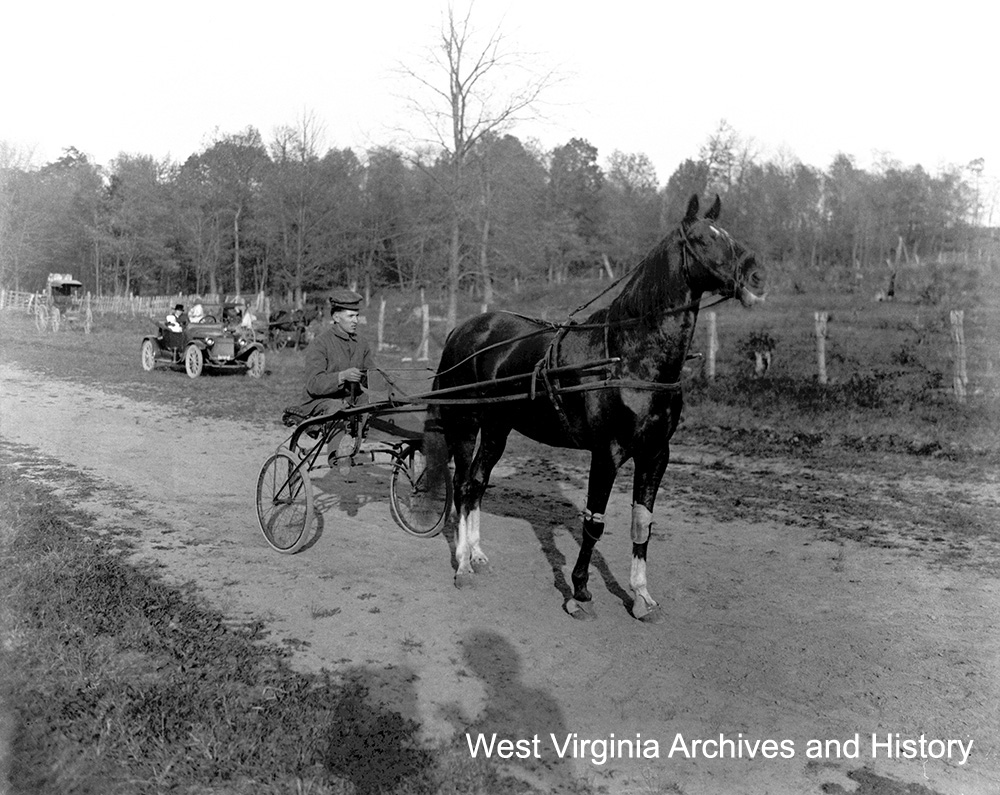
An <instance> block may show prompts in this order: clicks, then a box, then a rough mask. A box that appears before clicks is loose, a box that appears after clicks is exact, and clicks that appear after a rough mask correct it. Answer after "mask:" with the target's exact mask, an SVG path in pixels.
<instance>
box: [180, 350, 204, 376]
mask: <svg viewBox="0 0 1000 795" xmlns="http://www.w3.org/2000/svg"><path fill="white" fill-rule="evenodd" d="M204 366H205V356H204V354H203V353H202V352H201V348H199V347H198V346H197V345H188V346H187V350H186V351H185V352H184V369H185V370H186V371H187V374H188V377H189V378H197V377H198V376H199V375H201V370H202V368H203V367H204Z"/></svg>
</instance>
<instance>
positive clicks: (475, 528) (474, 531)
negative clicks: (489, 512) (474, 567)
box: [469, 506, 489, 563]
mask: <svg viewBox="0 0 1000 795" xmlns="http://www.w3.org/2000/svg"><path fill="white" fill-rule="evenodd" d="M479 515H480V514H479V507H478V506H477V507H475V508H473V509H472V513H470V514H469V547H470V548H471V554H472V561H473V562H474V563H488V562H489V560H488V558H487V557H486V553H485V552H483V550H482V548H481V547H480V546H479Z"/></svg>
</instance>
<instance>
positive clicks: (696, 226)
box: [681, 195, 765, 306]
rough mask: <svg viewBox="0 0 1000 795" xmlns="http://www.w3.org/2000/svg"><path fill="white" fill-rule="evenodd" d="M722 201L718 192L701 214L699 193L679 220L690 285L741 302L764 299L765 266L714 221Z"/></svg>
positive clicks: (692, 198)
mask: <svg viewBox="0 0 1000 795" xmlns="http://www.w3.org/2000/svg"><path fill="white" fill-rule="evenodd" d="M721 209H722V201H721V200H720V199H719V197H718V196H716V197H715V201H714V202H713V204H712V206H711V207H710V208H709V209H708V212H706V213H705V215H704V216H703V217H702V218H699V217H698V196H697V195H695V196H692V197H691V201H689V202H688V207H687V214H686V215H685V216H684V220H683V221H682V222H681V240H682V245H683V247H684V248H685V250H686V251H685V256H686V257H688V258H689V262H688V265H687V270H688V278H689V280H691V282H692V286H696V287H698V288H700V289H701V290H703V291H704V292H713V293H718V294H719V295H722V296H724V297H726V298H738V299H739V300H740V303H741V304H743V306H753V305H754V304H756V303H758V302H760V301H763V300H764V283H765V281H764V276H765V274H764V266H763V265H762V264H760V263H759V262H757V258H756V256H755V255H754V253H753V251H751V250H750V249H749V248H747V247H746V246H745V245H743V244H742V243H740V242H739V241H738V240H736V239H735V238H733V236H732V235H730V234H729V233H728V232H727V231H726V230H725V229H723V228H722V227H721V226H719V224H718V223H717V221H718V218H719V211H720V210H721Z"/></svg>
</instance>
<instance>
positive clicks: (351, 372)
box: [340, 367, 364, 384]
mask: <svg viewBox="0 0 1000 795" xmlns="http://www.w3.org/2000/svg"><path fill="white" fill-rule="evenodd" d="M362 375H364V373H362V371H361V370H359V369H358V368H357V367H348V368H347V369H346V370H341V371H340V380H341V381H350V382H351V383H353V384H357V383H359V382H360V381H361V376H362Z"/></svg>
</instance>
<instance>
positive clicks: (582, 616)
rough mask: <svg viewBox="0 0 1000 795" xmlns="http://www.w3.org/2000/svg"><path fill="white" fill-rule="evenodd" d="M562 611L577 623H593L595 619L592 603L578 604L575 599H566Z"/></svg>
mask: <svg viewBox="0 0 1000 795" xmlns="http://www.w3.org/2000/svg"><path fill="white" fill-rule="evenodd" d="M563 609H564V610H565V611H566V612H567V613H569V615H570V617H571V618H575V619H576V620H577V621H593V620H594V619H595V618H597V613H596V612H594V603H593V602H578V601H577V600H576V599H567V600H566V604H564V605H563Z"/></svg>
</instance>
